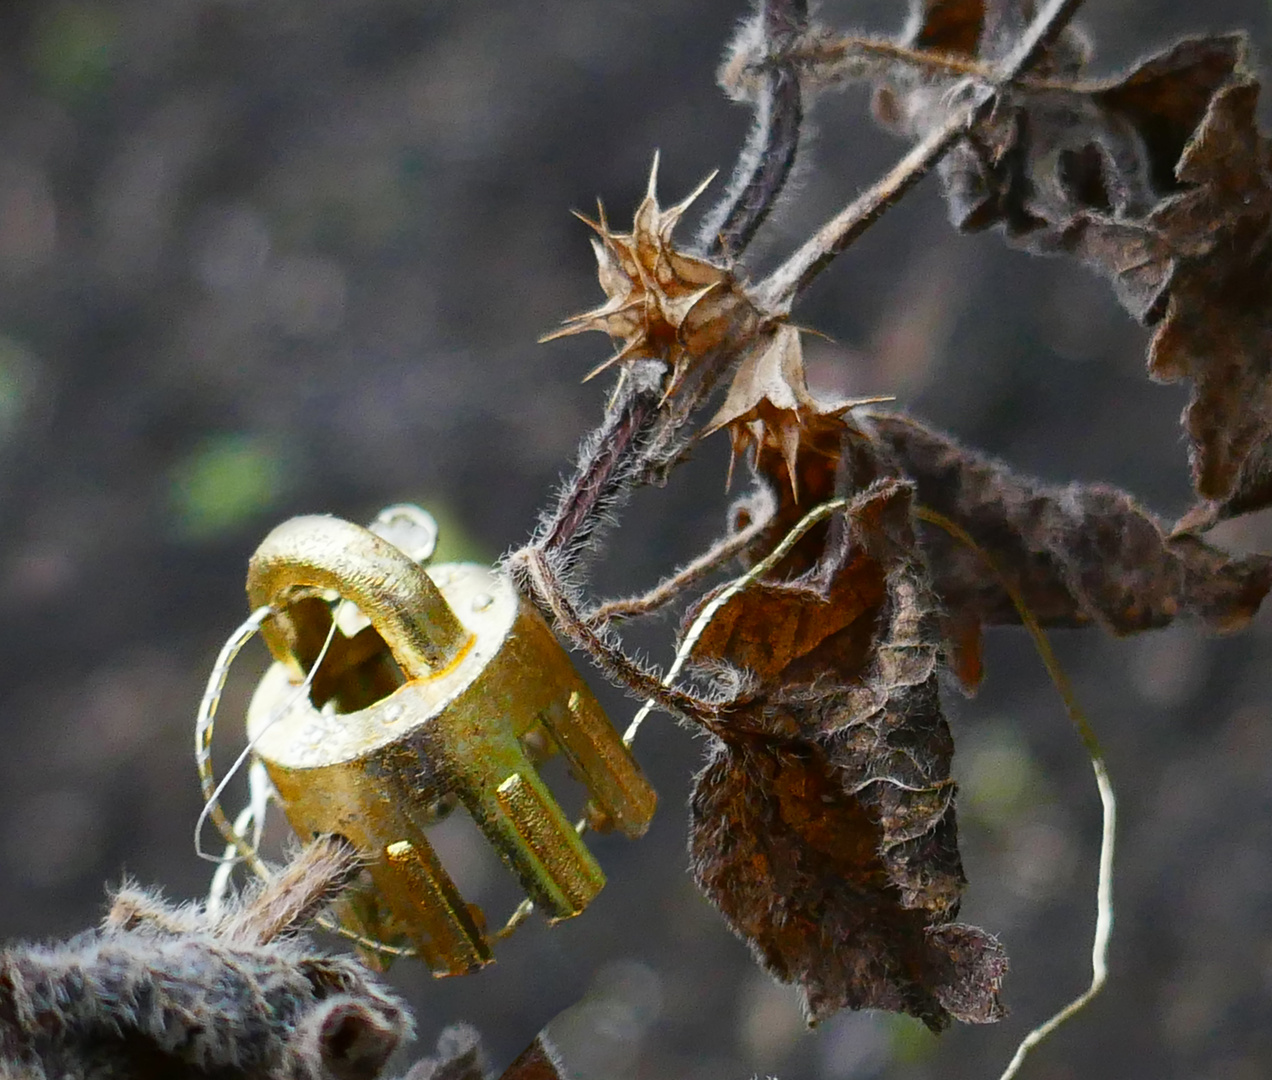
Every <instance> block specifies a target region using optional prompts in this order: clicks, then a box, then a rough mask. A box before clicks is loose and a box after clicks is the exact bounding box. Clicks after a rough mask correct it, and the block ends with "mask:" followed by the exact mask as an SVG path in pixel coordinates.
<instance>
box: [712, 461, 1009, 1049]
mask: <svg viewBox="0 0 1272 1080" xmlns="http://www.w3.org/2000/svg"><path fill="white" fill-rule="evenodd" d="M910 499H911V491H910V487H909V486H908V485H907V484H904V483H898V482H895V481H884V482H882V483H878V484H875V485H873V486H871V487H870V488H869V489H868V490H867V491H866V492H864V493H863V494H862V495H860V496H859V497H858V498H856V499H855V500H854V501H853V502H852V503H851V504H850V506H849V508H848V509H847V511H846V512H845V515H844V516H843V518H842V519H840V520H839V521H838V522H837V523H836V526H835V527H833V528H831V529H829V530H827V531H825V532H823V533H822V541H821V543H822V551H821V553H820V556H819V558H818V559H817V561H816V562H815V564H814V565H813V566H811V567H810V568H809V569H807V570H805V571H803V572H802V573H799V574H797V576H795V577H793V578H789V577H788V578H782V577H774V578H773V579H763V580H761V581H760V582H758V583H757V584H756V585H755V586H754V587H752V588H750V589H746V590H743V591H742V592H740V593H738V594H736V595H735V596H733V597H732V598H731V599H730V600H729V601H728V602H726V603H725V604H724V605H723V607H722V608H721V609H720V611H719V612H718V613H717V615H716V617H715V618H714V619H713V621H712V622H711V623H710V625H709V626H708V627H707V629H706V630H705V632H704V633H703V634H702V636H701V638H700V639H699V640H698V642H697V644H696V646H695V648H694V652H693V657H694V659H695V660H696V661H698V662H700V663H719V662H725V663H729V664H732V665H735V666H738V667H744V668H746V669H748V670H749V671H750V673H751V675H752V677H753V679H754V684H753V687H754V689H753V693H751V694H750V695H748V696H747V698H746V700H745V701H744V702H743V703H741V704H739V705H736V706H734V707H732V709H730V710H727V711H726V713H725V714H724V716H722V717H721V721H722V722H721V725H720V727H719V728H718V729H717V730H718V731H720V732H721V734H720V737H719V738H714V737H713V739H712V742H711V747H710V750H709V755H708V762H707V765H706V768H705V769H704V770H703V771H702V773H701V774H700V775H699V776H698V778H697V782H696V785H695V790H694V794H693V797H692V800H691V804H690V805H691V837H690V849H691V852H692V856H693V863H694V873H695V878H696V880H697V882H698V884H699V886H700V887H701V888H702V889H703V891H704V892H705V893H706V895H707V896H708V897H709V898H710V899H711V900H712V902H713V903H714V904H715V905H716V906H717V907H718V908H719V909H720V910H721V912H722V913H723V914H724V916H725V917H726V919H727V920H728V921H729V923H730V925H731V926H732V927H733V928H734V929H735V930H736V931H737V932H738V933H739V934H740V935H741V936H742V937H743V938H744V939H745V940H746V941H747V942H748V943H749V944H750V945H751V948H752V949H753V951H754V952H755V954H756V956H757V957H758V959H759V960H760V962H761V963H762V964H763V965H764V966H765V968H766V969H767V970H768V971H769V972H770V973H772V974H773V975H774V976H775V977H777V978H778V979H780V980H782V981H785V982H792V983H795V984H796V985H797V986H798V987H799V989H800V991H801V993H802V995H803V1000H804V1005H805V1010H806V1013H807V1015H808V1018H809V1020H810V1022H816V1021H818V1020H821V1019H823V1018H825V1017H826V1016H828V1015H830V1014H831V1013H833V1012H835V1011H836V1010H838V1009H841V1008H845V1007H847V1008H880V1009H890V1010H893V1011H898V1012H907V1013H910V1014H911V1015H913V1016H917V1017H919V1018H921V1019H922V1020H924V1021H925V1022H926V1023H927V1024H928V1025H929V1026H930V1027H932V1028H934V1029H939V1028H941V1027H943V1026H944V1025H945V1024H947V1023H948V1022H949V1020H950V1018H951V1017H954V1018H957V1019H960V1020H965V1021H971V1022H988V1021H992V1020H996V1019H998V1017H999V1016H1001V1015H1002V1008H1001V1005H1000V1004H999V985H1000V982H1001V979H1002V976H1003V974H1004V972H1005V970H1006V960H1005V957H1004V956H1003V953H1002V949H1001V947H1000V946H999V945H998V943H997V941H996V940H994V938H993V937H991V936H990V935H988V934H986V933H984V932H983V931H980V930H977V929H975V928H972V927H965V926H961V925H959V924H957V923H954V922H952V920H953V919H954V917H955V916H956V915H957V911H958V904H959V896H960V894H961V892H962V889H963V885H964V878H963V872H962V866H961V863H960V860H959V854H958V844H957V828H956V823H955V812H954V801H953V800H954V782H953V781H952V780H951V779H950V775H949V767H950V758H951V755H952V753H953V742H952V740H951V737H950V732H949V728H948V726H947V725H946V722H945V719H944V717H943V716H942V714H941V709H940V697H939V691H938V687H937V669H938V663H939V651H938V646H937V643H936V642H937V633H936V629H935V625H934V621H933V610H934V609H933V605H932V603H931V598H930V596H929V593H928V589H927V585H926V580H925V573H924V570H923V567H922V564H921V561H920V560H919V559H918V557H917V553H916V552H917V549H916V545H915V538H914V534H913V529H912V525H911V520H910V509H911V505H910ZM786 569H788V568H785V567H780V568H779V570H786ZM704 602H705V601H704ZM692 615H693V613H690V615H689V616H688V618H690V619H691V618H692Z"/></svg>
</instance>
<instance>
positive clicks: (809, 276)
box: [756, 0, 1082, 314]
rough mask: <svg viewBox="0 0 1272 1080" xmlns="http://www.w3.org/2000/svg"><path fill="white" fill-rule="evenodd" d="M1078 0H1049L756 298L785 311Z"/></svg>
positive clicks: (971, 119)
mask: <svg viewBox="0 0 1272 1080" xmlns="http://www.w3.org/2000/svg"><path fill="white" fill-rule="evenodd" d="M1081 4H1082V0H1049V2H1048V4H1047V5H1046V7H1044V8H1043V10H1042V11H1041V13H1040V14H1039V15H1038V17H1037V18H1036V19H1035V20H1034V21H1033V23H1031V24H1030V26H1029V28H1028V30H1026V31H1025V34H1024V36H1023V37H1022V38H1021V40H1020V43H1019V44H1018V45H1017V46H1016V48H1015V49H1014V50H1013V51H1012V52H1011V54H1010V55H1009V56H1008V57H1007V59H1006V60H1005V61H1004V62H1003V64H1002V65H1001V66H1000V67H999V68H997V69H996V71H995V73H994V76H993V78H992V79H990V80H989V82H988V83H982V84H981V85H979V86H974V87H973V92H972V96H971V99H970V100H969V101H967V102H965V103H964V104H962V105H960V106H957V107H956V108H954V109H953V110H952V111H951V112H950V114H949V116H947V117H946V119H945V121H944V122H943V123H942V124H940V125H939V126H938V127H936V128H934V129H933V130H932V131H930V132H928V134H927V135H925V136H924V137H923V138H922V139H921V140H920V141H919V142H918V143H917V144H916V145H915V146H914V147H913V148H912V149H911V150H910V152H909V153H908V154H906V155H905V157H903V158H902V159H901V160H900V161H899V162H898V163H897V164H896V165H895V166H894V167H893V168H892V170H891V171H890V172H889V173H888V174H887V175H886V176H885V177H883V179H882V180H880V181H879V182H878V183H877V184H875V185H874V186H873V187H871V188H870V189H869V190H867V191H865V192H863V193H862V194H861V195H859V196H858V197H857V198H856V199H854V200H853V201H852V202H851V203H849V204H848V205H847V206H846V207H844V209H843V210H841V211H840V212H839V213H838V214H836V215H835V216H834V217H833V218H831V219H830V221H828V222H827V223H826V224H825V225H823V226H822V227H821V228H820V229H818V230H817V232H816V233H814V234H813V236H812V237H811V238H810V239H809V240H808V241H807V242H806V243H805V244H804V245H803V246H802V247H801V248H800V249H799V250H798V251H796V252H795V254H793V255H792V256H791V257H790V258H789V259H787V260H786V262H784V263H782V265H781V266H779V267H778V268H777V269H776V270H774V271H773V273H772V274H770V275H769V277H768V278H766V279H765V280H764V281H763V282H762V283H761V284H760V285H759V287H758V288H757V290H756V301H757V303H759V305H760V306H761V307H763V308H764V309H766V310H767V311H769V312H771V313H773V314H779V313H785V312H789V311H790V309H791V305H792V304H793V303H794V301H795V299H796V298H797V297H798V296H799V295H800V294H801V293H802V292H804V290H805V289H807V288H808V286H809V285H810V284H811V283H812V282H813V280H814V279H815V278H816V277H817V275H818V274H820V273H821V272H822V271H823V270H824V269H825V268H826V267H827V266H829V265H830V263H831V262H833V261H834V259H835V256H837V255H838V254H840V252H842V251H844V250H845V249H846V248H847V247H849V246H850V245H851V244H852V243H853V241H854V240H856V239H857V237H859V236H861V234H862V233H864V232H865V231H866V230H867V229H869V228H870V226H871V225H873V224H874V223H875V222H876V221H878V220H879V219H880V218H881V217H882V216H883V215H884V214H885V213H887V211H888V210H890V209H891V208H892V207H893V206H895V205H896V204H897V203H898V202H899V201H900V200H901V198H902V197H903V196H904V195H905V194H906V193H907V192H908V191H909V190H910V189H911V188H912V187H914V185H915V184H917V183H918V182H919V181H920V180H922V179H923V177H925V176H926V175H927V174H928V172H929V171H930V170H931V169H932V166H933V165H935V164H936V163H937V162H938V161H940V160H941V158H942V157H944V156H945V154H946V152H947V151H948V150H949V149H950V147H952V146H953V145H954V143H955V142H957V141H958V140H959V139H960V138H961V137H962V136H963V135H965V134H966V133H967V132H968V131H969V130H970V129H971V128H972V126H973V125H974V124H975V123H976V122H977V121H978V120H979V119H980V118H981V117H983V116H984V115H985V114H986V113H987V112H988V111H989V110H990V109H991V108H992V107H993V105H994V102H995V101H997V99H998V93H999V91H1000V90H1001V89H1002V88H1003V87H1004V86H1006V85H1007V84H1008V83H1011V82H1014V81H1015V80H1016V79H1017V78H1019V77H1020V75H1021V74H1023V73H1024V72H1025V71H1026V70H1027V69H1028V68H1029V66H1030V65H1031V64H1033V63H1034V62H1035V61H1036V60H1037V59H1038V57H1039V56H1040V55H1041V53H1042V52H1043V50H1044V49H1046V47H1047V46H1048V45H1050V44H1051V43H1052V42H1053V41H1054V40H1055V38H1056V36H1057V35H1058V34H1059V33H1060V32H1061V31H1062V30H1063V29H1064V27H1065V26H1066V25H1067V24H1068V22H1069V20H1070V19H1071V18H1072V17H1073V16H1074V14H1075V13H1076V12H1077V10H1078V8H1079V7H1080V6H1081Z"/></svg>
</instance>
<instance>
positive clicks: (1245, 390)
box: [876, 0, 1272, 531]
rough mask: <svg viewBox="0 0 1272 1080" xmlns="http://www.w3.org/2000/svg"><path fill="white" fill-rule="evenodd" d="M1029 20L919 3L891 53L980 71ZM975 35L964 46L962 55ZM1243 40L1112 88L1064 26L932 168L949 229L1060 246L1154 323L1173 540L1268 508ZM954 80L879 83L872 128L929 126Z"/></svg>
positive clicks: (1014, 9)
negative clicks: (1182, 481)
mask: <svg viewBox="0 0 1272 1080" xmlns="http://www.w3.org/2000/svg"><path fill="white" fill-rule="evenodd" d="M1032 13H1033V5H1032V4H1031V3H1029V2H1027V0H998V2H990V0H980V2H977V0H958V2H957V3H939V2H935V0H922V2H920V3H918V4H917V6H916V9H915V18H914V20H913V23H912V26H911V29H910V31H909V32H908V34H907V35H906V38H905V40H904V42H903V44H905V45H906V46H908V47H910V48H913V49H917V50H920V51H928V52H931V53H933V54H960V55H964V56H967V55H971V56H972V58H973V59H975V60H977V61H979V62H983V63H990V62H992V61H993V60H994V59H995V58H996V57H998V56H1001V55H1002V54H1003V52H1004V51H1005V50H1006V49H1007V48H1009V47H1010V45H1011V43H1012V42H1013V41H1014V40H1015V38H1016V37H1017V36H1018V35H1019V34H1020V32H1021V29H1022V28H1023V26H1024V25H1025V24H1026V23H1027V20H1028V18H1029V17H1030V16H1031V15H1032ZM977 26H979V31H978V32H977V36H976V45H975V50H974V53H972V54H969V53H968V51H967V50H968V42H969V41H970V40H971V38H972V32H973V29H974V28H975V27H977ZM1246 53H1247V43H1246V40H1245V38H1244V36H1243V35H1241V34H1226V35H1216V36H1209V37H1201V38H1186V39H1184V40H1182V41H1179V42H1176V43H1175V44H1173V45H1171V46H1170V47H1169V48H1167V49H1166V50H1164V51H1163V52H1161V53H1159V54H1158V55H1156V56H1153V57H1150V58H1149V59H1147V60H1145V61H1143V62H1141V63H1140V64H1138V65H1136V66H1135V67H1134V68H1133V69H1132V70H1131V71H1130V72H1129V73H1127V74H1125V75H1123V76H1119V77H1117V78H1114V79H1109V80H1103V81H1098V82H1090V81H1086V82H1082V81H1079V77H1080V76H1081V75H1082V72H1083V68H1084V65H1085V61H1086V56H1085V52H1084V50H1083V49H1082V48H1081V47H1080V38H1079V37H1077V36H1076V35H1075V34H1074V32H1073V31H1071V30H1070V31H1066V35H1065V36H1062V38H1061V41H1060V43H1058V45H1057V46H1056V47H1053V50H1052V55H1051V56H1050V57H1049V65H1048V69H1047V70H1046V71H1041V70H1036V71H1035V72H1033V73H1032V74H1031V76H1030V77H1029V78H1028V79H1026V80H1022V81H1021V83H1019V84H1018V85H1016V86H1014V87H1012V88H1011V90H1010V91H1009V92H1008V93H1006V94H1005V95H1004V96H1003V99H1002V101H1001V102H1000V104H999V107H998V108H996V109H995V110H994V113H993V114H992V115H991V116H990V117H989V118H987V119H986V120H985V121H983V122H982V123H981V124H979V125H978V126H977V128H976V130H975V131H974V132H972V133H971V135H970V136H969V137H968V138H967V139H966V140H964V141H963V142H961V143H960V144H959V145H958V146H956V147H955V148H954V149H953V150H952V151H951V152H950V153H949V155H948V156H947V157H946V158H945V160H944V161H943V162H942V164H941V176H942V179H943V182H944V185H945V194H946V198H947V200H948V203H949V207H950V214H951V217H952V219H953V221H954V223H955V224H956V225H957V226H958V227H959V228H961V229H965V230H971V229H981V228H986V227H989V226H993V225H1002V226H1004V229H1005V231H1006V233H1007V235H1008V237H1009V238H1010V239H1011V241H1012V242H1013V243H1015V244H1016V245H1017V246H1021V247H1024V248H1027V249H1028V250H1031V251H1035V252H1067V253H1070V254H1073V255H1075V256H1076V257H1078V258H1079V259H1081V260H1082V261H1083V262H1085V263H1087V264H1089V265H1091V266H1092V267H1094V268H1095V269H1096V270H1098V271H1099V272H1101V273H1102V274H1104V275H1105V276H1107V277H1109V278H1110V279H1111V280H1112V282H1113V284H1114V286H1115V288H1116V290H1117V293H1118V297H1119V299H1120V300H1121V302H1122V304H1123V305H1124V306H1125V307H1126V308H1127V310H1128V311H1130V312H1131V313H1132V314H1133V315H1134V316H1135V317H1136V318H1139V319H1141V320H1142V321H1144V322H1145V323H1147V324H1149V325H1153V326H1156V332H1155V334H1154V337H1153V341H1152V345H1151V348H1150V353H1149V371H1150V373H1151V374H1152V376H1153V377H1154V378H1156V379H1159V380H1162V381H1166V382H1172V381H1175V380H1178V379H1181V378H1188V379H1191V380H1192V382H1193V395H1192V399H1191V401H1190V402H1189V404H1188V407H1187V408H1186V410H1185V411H1184V416H1183V423H1184V428H1185V430H1186V432H1187V434H1188V437H1189V441H1190V459H1191V463H1192V473H1193V482H1194V486H1195V488H1196V490H1197V494H1198V495H1199V496H1200V499H1201V502H1200V504H1199V505H1198V506H1197V507H1196V508H1194V510H1192V511H1191V512H1190V513H1189V514H1188V515H1186V516H1185V517H1184V519H1183V520H1181V521H1180V522H1179V524H1178V526H1177V530H1178V531H1198V530H1201V529H1205V528H1207V527H1209V526H1210V525H1213V524H1214V523H1215V522H1216V521H1219V520H1221V519H1222V518H1225V517H1231V516H1233V515H1236V514H1241V513H1247V512H1249V511H1251V510H1254V509H1258V508H1260V507H1262V506H1266V505H1268V504H1269V503H1272V448H1270V447H1269V445H1268V444H1269V442H1270V441H1272V377H1270V376H1269V367H1268V364H1267V360H1266V358H1267V356H1268V355H1269V353H1270V352H1272V320H1269V318H1268V315H1267V313H1266V312H1267V305H1266V298H1267V297H1268V295H1269V292H1270V290H1272V244H1270V243H1269V237H1270V236H1272V148H1270V146H1269V143H1268V140H1267V139H1266V138H1265V137H1264V136H1263V135H1262V134H1261V133H1260V132H1259V130H1258V125H1257V122H1256V115H1255V114H1256V105H1257V99H1258V93H1259V85H1258V82H1257V80H1256V79H1255V77H1254V75H1253V74H1252V73H1251V72H1250V71H1249V69H1248V66H1247V57H1246ZM949 85H950V78H949V77H948V76H940V75H939V74H938V75H933V74H932V73H928V74H927V76H926V77H923V78H914V77H909V78H907V77H904V76H902V75H898V74H895V73H894V74H893V75H891V76H889V78H888V79H887V80H886V81H885V82H884V84H883V85H882V86H881V87H880V88H879V89H878V91H877V109H876V112H877V113H878V115H879V116H880V118H881V120H883V121H884V122H885V123H889V124H890V125H892V126H894V127H899V128H901V129H902V130H905V131H907V132H911V133H915V132H923V131H926V130H927V129H929V128H931V127H932V126H933V125H935V124H937V123H939V122H940V121H941V119H942V118H943V117H944V115H945V113H946V111H947V110H948V108H949V102H948V100H947V95H948V88H949Z"/></svg>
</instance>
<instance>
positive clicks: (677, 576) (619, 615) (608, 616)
mask: <svg viewBox="0 0 1272 1080" xmlns="http://www.w3.org/2000/svg"><path fill="white" fill-rule="evenodd" d="M768 524H769V522H768V519H767V518H759V519H757V520H755V521H753V522H751V524H750V525H748V526H747V527H746V528H744V529H740V530H738V531H737V532H736V533H734V534H733V535H732V536H728V537H725V538H724V539H723V540H721V541H719V542H718V543H716V544H714V545H713V546H712V547H711V548H710V549H708V550H707V551H704V552H703V553H702V554H701V555H699V556H698V557H697V558H696V559H694V560H693V562H691V563H689V565H688V566H686V567H684V569H682V570H678V571H677V572H676V573H674V574H672V575H671V577H669V578H666V579H664V580H663V581H660V582H659V583H658V584H657V585H655V586H654V587H653V588H652V589H650V590H649V592H647V593H645V594H644V595H643V596H633V597H629V598H627V599H624V600H609V601H607V602H606V603H604V604H601V605H600V606H599V607H597V608H596V609H594V610H593V611H591V612H590V613H589V614H588V616H587V618H588V621H589V622H591V623H593V624H596V625H603V624H605V623H608V622H615V621H617V620H619V619H635V618H640V617H641V616H643V615H649V614H652V613H653V612H655V611H657V610H658V609H659V608H661V607H664V606H665V605H667V604H669V603H671V602H672V601H673V600H675V599H676V598H677V597H678V596H680V595H681V594H682V593H683V592H684V591H685V590H686V589H688V588H690V587H691V586H693V585H696V584H697V583H698V582H699V581H701V580H702V579H703V578H704V577H706V576H707V575H708V574H710V573H712V572H713V571H715V570H718V569H719V568H720V566H721V565H722V564H724V563H726V562H728V560H729V559H732V558H733V557H734V556H735V555H737V554H739V553H740V552H741V551H742V550H743V549H744V548H746V546H747V545H748V544H750V543H751V541H752V540H754V539H755V538H756V537H757V536H759V534H760V533H761V532H763V531H764V529H765V528H766V527H767V526H768Z"/></svg>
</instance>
